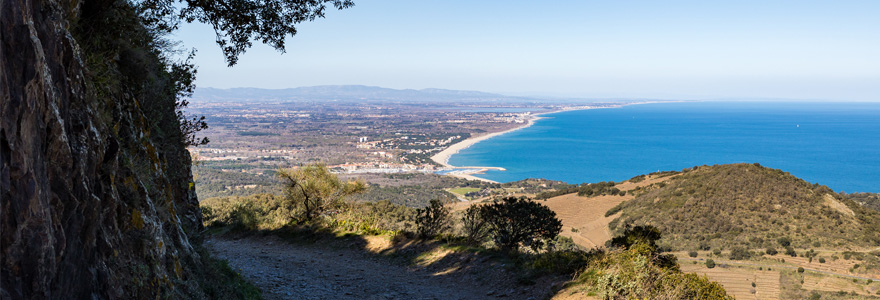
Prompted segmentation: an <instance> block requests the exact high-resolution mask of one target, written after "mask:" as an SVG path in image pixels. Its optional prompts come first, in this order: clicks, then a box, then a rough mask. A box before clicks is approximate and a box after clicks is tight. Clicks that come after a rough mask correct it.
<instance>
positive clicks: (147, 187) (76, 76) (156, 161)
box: [0, 0, 202, 299]
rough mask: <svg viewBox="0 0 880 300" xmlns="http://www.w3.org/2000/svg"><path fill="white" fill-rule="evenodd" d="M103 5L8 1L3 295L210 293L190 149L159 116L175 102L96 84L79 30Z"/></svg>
mask: <svg viewBox="0 0 880 300" xmlns="http://www.w3.org/2000/svg"><path fill="white" fill-rule="evenodd" d="M94 2H95V1H88V0H87V1H72V0H71V1H63V0H42V1H40V0H0V233H2V236H0V298H2V299H27V298H32V299H45V298H50V299H58V298H77V299H78V298H113V299H117V298H118V299H129V298H156V297H157V296H167V297H172V298H192V297H199V295H201V291H200V289H199V287H198V281H197V280H190V279H191V277H193V276H198V275H197V271H198V266H199V265H200V260H199V256H198V253H197V252H196V251H195V250H194V247H193V245H192V244H191V243H190V238H191V236H192V235H193V234H196V233H198V232H199V231H200V230H201V229H202V227H201V214H200V212H199V208H198V201H197V199H196V196H195V192H194V189H193V183H192V176H191V173H190V157H189V154H188V152H187V151H186V149H185V147H184V145H183V143H179V142H174V141H177V140H179V138H178V137H175V136H174V134H178V135H179V133H168V132H162V131H161V130H158V129H157V127H156V125H155V124H156V122H159V120H155V118H156V117H155V116H156V113H153V112H148V111H149V110H157V111H159V112H160V114H161V115H162V116H163V118H167V119H166V120H177V119H176V117H175V115H174V114H175V110H174V106H173V99H172V102H171V103H172V105H171V106H170V107H168V106H167V105H165V106H163V107H160V108H156V107H155V105H159V104H156V103H152V102H151V103H147V101H146V100H144V99H145V98H143V97H141V96H140V95H139V94H137V93H131V92H129V91H128V90H126V89H124V88H112V87H110V88H108V87H106V86H102V83H101V82H100V81H98V80H96V78H98V75H95V74H93V73H94V72H92V71H94V70H92V71H90V70H89V69H90V67H89V66H90V62H89V59H96V58H95V57H87V56H86V55H84V54H83V50H81V48H80V46H79V45H80V44H78V41H77V40H76V38H75V37H74V36H75V34H74V33H72V32H73V31H74V30H75V29H74V28H75V26H77V22H78V20H80V18H82V17H83V16H82V10H83V8H82V7H83V6H84V5H89V3H92V4H93V5H94V4H95V3H94ZM104 2H107V3H110V2H112V1H104ZM107 3H98V4H101V5H104V4H107ZM98 58H99V59H100V57H98ZM105 59H106V60H105V61H99V62H98V64H102V65H104V66H108V67H107V70H104V72H105V74H99V75H101V76H109V77H110V78H111V79H112V78H114V77H117V76H121V75H119V74H122V75H124V70H123V71H119V70H122V69H123V68H121V67H120V66H121V65H122V64H121V62H120V59H124V58H120V57H118V55H117V57H111V58H105ZM108 70H109V71H108ZM107 72H109V74H107ZM96 82H97V83H96ZM163 122H164V121H163Z"/></svg>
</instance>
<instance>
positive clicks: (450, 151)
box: [431, 111, 559, 168]
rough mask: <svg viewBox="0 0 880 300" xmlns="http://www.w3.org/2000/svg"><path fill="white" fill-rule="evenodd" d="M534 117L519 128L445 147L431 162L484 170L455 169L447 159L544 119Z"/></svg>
mask: <svg viewBox="0 0 880 300" xmlns="http://www.w3.org/2000/svg"><path fill="white" fill-rule="evenodd" d="M554 112H559V111H554ZM542 114H544V113H542ZM534 116H535V117H532V118H530V119H529V121H528V122H527V123H525V124H523V125H522V126H519V127H514V128H511V129H508V130H504V131H498V132H492V133H487V134H484V135H479V136H473V137H469V138H466V139H465V140H463V141H461V142H458V143H455V144H452V145H450V146H449V147H446V149H443V151H440V152H439V153H437V154H434V155H433V156H431V160H433V161H434V162H436V163H438V164H440V165H442V166H444V167H447V168H485V167H456V166H453V165H450V164H449V158H450V157H452V155H454V154H456V153H458V152H459V151H461V150H464V149H467V148H469V147H470V146H473V145H474V144H476V143H479V142H482V141H485V140H488V139H491V138H493V137H496V136H499V135H502V134H505V133H510V132H514V131H517V130H520V129H523V128H528V127H531V126H532V125H534V124H535V122H536V121H538V120H540V119H544V117H538V114H536V115H534Z"/></svg>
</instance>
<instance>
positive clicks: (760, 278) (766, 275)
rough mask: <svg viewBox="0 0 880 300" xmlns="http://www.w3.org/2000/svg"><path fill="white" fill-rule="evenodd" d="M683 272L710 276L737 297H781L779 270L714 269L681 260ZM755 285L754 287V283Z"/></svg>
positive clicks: (732, 267) (719, 267)
mask: <svg viewBox="0 0 880 300" xmlns="http://www.w3.org/2000/svg"><path fill="white" fill-rule="evenodd" d="M681 270H682V271H683V272H688V273H695V274H699V275H705V276H708V277H709V279H711V280H712V281H716V282H718V283H720V284H721V285H722V286H724V289H725V290H727V292H728V293H730V294H731V295H733V296H734V297H736V299H779V271H767V270H757V269H752V268H743V267H735V266H727V267H722V266H718V267H715V268H712V269H709V268H706V266H705V265H704V264H692V263H690V262H686V261H683V262H681ZM753 282H754V283H755V287H752V283H753Z"/></svg>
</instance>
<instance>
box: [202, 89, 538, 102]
mask: <svg viewBox="0 0 880 300" xmlns="http://www.w3.org/2000/svg"><path fill="white" fill-rule="evenodd" d="M193 100H194V101H203V100H209V101H215V102H216V101H240V100H248V101H311V100H320V101H380V102H381V101H388V102H404V101H405V102H422V101H430V102H437V101H443V102H445V101H449V102H452V101H456V102H457V101H481V102H495V101H498V102H533V101H537V100H539V99H536V98H528V97H511V96H505V95H501V94H493V93H484V92H476V91H457V90H444V89H421V90H413V89H405V90H397V89H389V88H383V87H375V86H363V85H323V86H311V87H298V88H289V89H260V88H231V89H216V88H198V89H196V92H195V93H194V94H193Z"/></svg>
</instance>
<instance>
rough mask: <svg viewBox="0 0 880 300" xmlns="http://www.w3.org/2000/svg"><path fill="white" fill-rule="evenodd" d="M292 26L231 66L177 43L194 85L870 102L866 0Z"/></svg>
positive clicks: (653, 5)
mask: <svg viewBox="0 0 880 300" xmlns="http://www.w3.org/2000/svg"><path fill="white" fill-rule="evenodd" d="M298 30H299V33H298V34H297V35H296V36H295V37H292V38H288V40H287V53H285V54H283V55H282V54H280V53H278V52H277V51H275V50H274V49H272V48H270V47H268V46H265V45H262V44H260V43H259V42H255V46H254V47H253V48H251V49H250V50H248V52H247V53H246V54H244V55H243V56H242V57H241V58H240V60H239V63H238V65H236V66H235V67H232V68H228V67H226V62H225V61H224V59H223V56H222V54H221V52H220V50H219V48H218V47H217V45H216V44H215V42H214V40H215V38H214V32H213V30H212V29H211V27H210V26H206V25H203V24H189V25H184V26H182V28H181V30H180V31H179V32H178V33H177V35H176V37H175V38H177V39H180V40H182V41H183V42H184V46H186V47H195V48H197V49H198V54H197V57H196V63H197V64H198V66H199V73H198V79H197V85H198V86H199V87H216V88H231V87H260V88H288V87H299V86H312V85H337V84H362V85H374V86H382V87H389V88H398V89H403V88H413V89H421V88H446V89H462V90H478V91H486V92H498V93H503V94H509V95H548V96H566V97H640V98H665V99H706V98H737V97H772V98H792V99H824V100H834V101H880V1H876V0H864V1H846V0H840V1H808V0H797V1H767V0H762V1H561V0H559V1H518V0H508V1H488V0H487V1H474V0H469V1H465V0H444V1H439V0H409V1H403V0H373V1H370V0H355V7H353V8H350V9H346V10H343V11H336V10H331V11H328V13H327V17H326V18H325V19H320V20H317V21H315V22H313V23H304V24H301V25H300V26H299V27H298Z"/></svg>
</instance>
